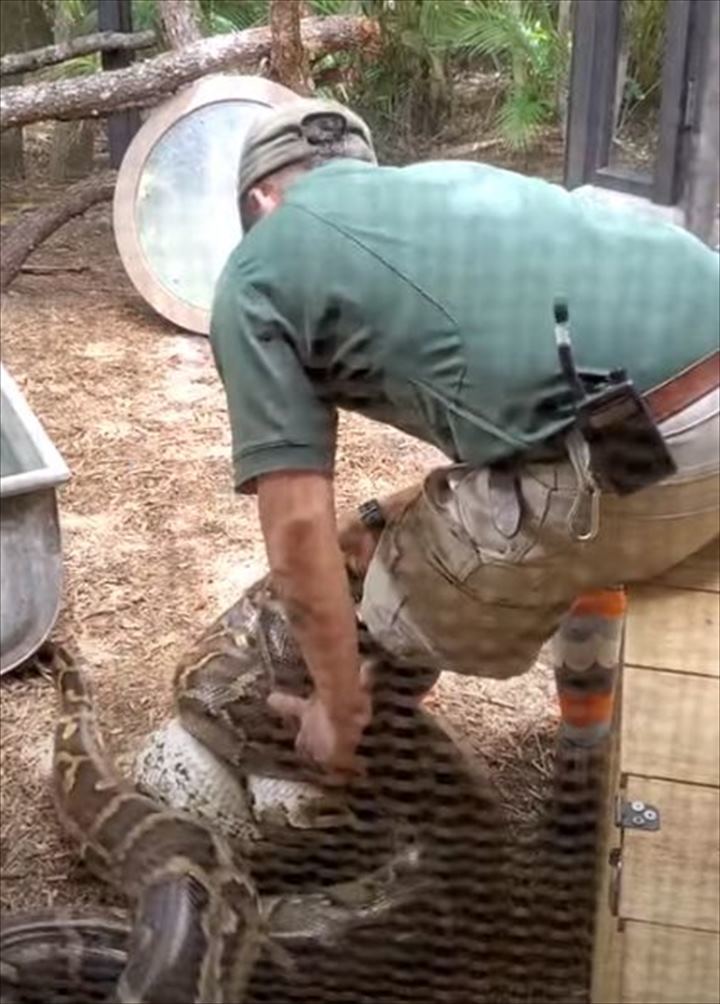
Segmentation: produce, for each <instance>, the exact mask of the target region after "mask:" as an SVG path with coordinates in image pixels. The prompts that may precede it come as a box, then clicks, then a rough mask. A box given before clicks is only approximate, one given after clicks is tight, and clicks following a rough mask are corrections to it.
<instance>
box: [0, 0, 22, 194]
mask: <svg viewBox="0 0 720 1004" xmlns="http://www.w3.org/2000/svg"><path fill="white" fill-rule="evenodd" d="M24 6H25V4H24V2H23V0H5V4H4V10H3V12H2V15H1V16H0V52H3V53H5V52H8V51H10V50H12V49H22V48H23V46H24V45H25V32H24V31H23V13H24V11H23V8H24ZM2 86H3V84H2V82H0V87H2ZM24 174H25V158H24V155H23V135H22V129H10V130H9V131H8V132H7V133H4V134H3V136H2V138H0V176H2V178H3V179H5V180H8V181H10V180H14V179H17V178H22V177H23V175H24Z"/></svg>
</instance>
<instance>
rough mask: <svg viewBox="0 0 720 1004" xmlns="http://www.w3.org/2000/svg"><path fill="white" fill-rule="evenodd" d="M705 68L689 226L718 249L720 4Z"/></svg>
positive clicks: (689, 196)
mask: <svg viewBox="0 0 720 1004" xmlns="http://www.w3.org/2000/svg"><path fill="white" fill-rule="evenodd" d="M710 8H711V12H710V17H709V22H710V25H709V30H708V32H707V36H706V48H705V54H704V55H705V58H704V60H703V63H704V66H703V71H702V76H701V80H700V88H699V109H698V112H699V114H698V130H697V133H696V134H695V137H694V140H693V143H692V153H691V158H690V168H689V179H688V192H687V201H686V226H687V228H688V230H691V231H692V232H693V233H694V234H696V235H697V236H698V237H699V238H700V239H701V240H703V241H705V242H706V243H707V244H713V245H717V243H718V231H717V212H718V199H719V198H720V171H719V168H718V158H720V119H719V115H720V4H718V3H717V2H711V3H710Z"/></svg>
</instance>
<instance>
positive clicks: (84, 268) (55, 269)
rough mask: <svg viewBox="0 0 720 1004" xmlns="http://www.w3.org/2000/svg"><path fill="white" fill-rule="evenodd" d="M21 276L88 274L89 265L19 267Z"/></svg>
mask: <svg viewBox="0 0 720 1004" xmlns="http://www.w3.org/2000/svg"><path fill="white" fill-rule="evenodd" d="M20 271H21V272H22V274H23V275H57V274H58V273H59V272H89V271H90V266H89V265H21V266H20Z"/></svg>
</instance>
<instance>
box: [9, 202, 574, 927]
mask: <svg viewBox="0 0 720 1004" xmlns="http://www.w3.org/2000/svg"><path fill="white" fill-rule="evenodd" d="M51 196H52V191H50V190H44V191H40V192H35V193H34V194H33V202H34V204H37V202H38V200H39V199H44V198H49V197H51ZM24 198H25V199H27V198H28V196H27V194H25V195H24ZM19 208H22V207H21V206H20V205H18V203H13V202H12V201H11V200H6V201H5V203H4V206H3V215H4V220H3V222H6V221H7V220H8V219H10V218H12V217H13V216H14V215H15V213H16V212H17V210H18V209H19ZM28 265H30V266H33V267H34V268H38V267H39V268H40V269H41V270H42V273H43V274H36V273H24V274H22V275H20V276H19V277H18V279H17V280H16V282H15V283H14V284H13V286H12V287H11V290H10V292H9V293H8V294H6V296H5V297H4V301H3V305H2V358H3V362H4V363H5V365H6V366H7V367H8V369H9V370H10V372H11V373H12V375H13V376H14V378H15V379H16V380H17V381H18V383H19V384H20V386H21V388H22V390H23V392H24V393H25V394H26V396H27V398H28V400H29V402H30V404H31V406H32V408H33V409H34V411H35V413H36V414H37V415H38V416H39V418H40V420H41V421H42V423H43V424H44V426H45V428H46V429H47V431H48V432H49V434H50V436H51V438H52V439H53V441H54V442H55V444H56V445H57V447H58V448H59V449H60V451H61V453H62V455H63V457H64V458H65V461H66V462H67V464H68V466H69V468H70V470H71V475H72V476H71V479H70V481H69V482H68V484H67V485H66V486H64V487H63V488H62V489H61V490H60V491H59V504H60V520H61V527H62V535H63V554H64V561H65V583H64V590H63V597H62V611H61V615H60V618H59V621H58V623H57V626H56V628H55V630H54V632H53V637H54V638H56V639H58V640H63V639H70V640H72V642H73V643H74V644H75V645H77V646H78V647H79V648H80V650H81V652H82V654H83V655H84V657H85V659H86V660H87V662H88V664H89V668H90V670H91V673H92V679H93V683H94V686H95V691H96V697H97V702H98V706H99V710H100V716H101V722H102V726H103V729H104V732H105V734H106V736H107V738H108V740H109V743H110V745H111V748H112V749H113V751H114V752H115V753H116V754H117V755H118V757H119V760H120V763H121V765H125V766H127V764H128V762H129V759H130V757H131V756H132V754H133V752H134V751H135V750H136V749H137V748H138V746H139V744H140V742H141V741H142V739H143V737H144V736H145V735H146V734H147V733H148V732H149V731H150V730H151V729H152V728H154V727H156V726H157V725H158V724H159V723H160V722H161V721H162V720H163V719H164V718H165V716H166V715H167V714H168V712H169V709H170V703H171V699H170V683H171V677H172V672H173V667H174V665H175V663H176V661H177V660H178V658H179V656H180V655H181V654H182V652H183V651H184V649H185V648H186V647H187V645H188V643H189V642H190V640H191V639H192V638H194V637H195V636H196V635H197V634H198V633H199V631H200V630H201V629H202V628H203V627H204V626H205V625H206V624H207V623H208V622H209V621H211V620H212V619H214V617H215V616H217V614H219V613H220V612H221V611H222V610H223V609H224V608H225V607H227V606H228V605H229V604H230V603H231V602H233V601H234V600H235V598H236V597H237V595H238V593H239V592H240V591H241V590H242V589H243V588H244V587H245V586H246V585H248V584H249V583H250V582H251V581H253V580H254V579H255V578H256V577H257V576H258V574H260V573H262V571H263V570H264V558H263V550H262V546H261V538H260V533H259V527H258V522H257V517H256V512H255V504H254V501H253V500H252V499H249V498H239V497H236V496H235V495H234V494H233V493H232V490H231V480H230V463H229V453H230V437H229V427H228V423H227V419H226V413H225V399H224V393H223V391H222V388H221V385H220V382H219V380H218V377H217V375H216V372H215V369H214V365H213V362H212V358H211V354H210V348H209V344H208V341H207V340H206V339H205V338H202V337H197V336H192V335H188V334H185V333H182V332H180V331H178V330H177V329H175V328H173V327H172V326H171V325H169V324H168V323H166V322H165V321H163V319H162V318H160V317H159V316H157V315H156V314H155V313H154V312H153V311H152V310H151V309H150V308H149V307H148V306H146V305H145V304H144V302H143V301H142V300H141V298H140V297H139V296H138V294H136V292H135V291H134V289H133V288H132V286H131V284H130V282H129V281H128V279H127V278H126V276H125V274H124V271H123V268H122V265H121V263H120V260H119V258H118V256H117V254H116V251H115V246H114V241H113V235H112V227H111V222H110V209H109V207H108V206H105V207H98V208H96V209H94V210H92V211H91V212H89V213H88V214H87V215H86V217H85V218H84V219H82V220H78V221H75V222H73V223H71V224H69V225H68V226H66V227H65V228H64V229H63V230H61V231H60V232H59V233H58V234H56V235H55V237H54V238H53V239H52V240H51V241H49V242H48V243H46V244H45V245H43V246H42V247H41V248H40V249H39V250H38V251H37V252H35V254H34V255H33V256H32V257H31V258H30V259H29V261H28ZM68 269H70V270H68ZM438 459H439V455H438V454H436V453H435V451H434V450H432V449H431V448H429V447H425V446H423V445H422V444H419V443H416V442H414V441H411V440H409V439H408V438H406V437H404V436H403V435H401V434H399V433H396V432H394V431H392V430H389V429H386V428H384V427H381V426H379V425H376V424H373V423H371V422H368V421H365V420H363V419H361V418H358V417H352V416H350V417H346V418H345V420H344V422H343V423H342V428H341V435H340V453H339V461H338V476H337V491H338V496H339V501H340V503H341V504H351V503H355V502H359V501H361V500H363V499H365V498H367V497H369V496H372V495H381V494H383V493H384V492H388V491H391V490H394V489H397V488H398V487H402V486H403V485H405V484H407V483H410V482H412V481H413V480H414V479H417V478H419V477H420V476H422V474H423V473H424V472H425V471H426V470H427V469H428V468H429V467H430V466H431V465H432V464H434V463H435V462H436V461H437V460H438ZM0 703H1V723H2V731H1V743H0V753H1V755H0V769H1V777H0V780H1V783H0V799H1V801H0V868H1V875H2V884H1V906H2V909H3V910H12V911H16V910H19V909H26V908H38V907H48V906H54V905H58V904H75V905H77V904H79V903H88V902H94V903H99V902H106V903H107V902H111V901H112V896H111V894H110V893H109V892H108V891H107V890H105V889H103V888H101V887H100V886H99V885H98V884H96V883H95V882H94V881H93V880H92V879H90V878H88V877H87V875H86V874H85V873H84V871H83V870H82V869H81V868H80V867H79V866H77V865H76V864H75V863H74V861H75V859H74V854H73V851H72V849H71V848H70V847H69V845H68V844H67V843H66V842H65V841H64V840H63V839H62V837H61V833H60V829H59V826H58V824H57V822H56V819H55V817H54V814H53V810H52V806H51V803H50V800H49V798H48V794H47V774H48V768H49V762H50V749H51V741H52V726H53V715H54V698H53V691H52V687H51V684H50V683H49V682H48V681H47V680H45V679H43V678H42V677H41V676H39V675H38V674H37V673H36V672H35V671H33V670H31V669H30V670H25V671H22V672H16V673H11V674H8V675H6V676H5V677H3V680H2V685H1V687H0ZM435 703H436V705H437V707H438V708H439V709H440V710H442V711H443V712H444V713H445V714H446V716H447V717H448V718H449V720H450V721H451V722H452V723H453V724H454V725H455V726H456V727H457V728H458V729H460V730H461V731H462V732H463V733H464V734H465V735H466V736H467V737H468V738H469V739H470V741H471V742H472V744H473V746H474V747H475V749H476V750H477V751H478V753H479V754H480V755H481V756H482V757H483V758H484V760H485V761H486V762H487V764H488V766H489V768H490V770H491V771H492V775H493V778H494V780H495V781H496V783H497V785H498V788H499V790H500V792H501V794H502V797H503V801H504V802H505V803H506V805H507V807H508V811H509V813H510V815H511V816H512V817H513V818H514V819H515V820H516V821H517V822H518V824H523V823H525V824H527V823H528V821H529V820H531V819H532V817H533V813H534V811H535V809H536V808H537V807H538V806H539V805H540V802H541V800H542V797H543V790H544V789H545V787H546V785H547V783H548V779H549V777H550V772H551V766H550V752H549V751H550V747H551V744H552V739H553V732H554V727H555V723H556V717H555V716H556V712H555V704H554V698H553V684H552V678H551V674H550V673H549V671H548V669H547V667H546V666H545V665H544V664H542V663H541V664H539V665H538V666H536V667H535V668H534V669H533V670H532V671H531V672H529V673H528V674H527V675H525V676H524V677H522V678H521V679H518V680H515V681H511V682H509V683H506V684H497V683H491V682H483V681H479V680H471V679H457V678H452V677H450V676H447V675H446V676H445V677H444V678H443V679H442V680H441V682H440V684H439V686H438V689H437V693H436V696H435Z"/></svg>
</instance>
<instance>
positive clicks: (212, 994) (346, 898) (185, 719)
mask: <svg viewBox="0 0 720 1004" xmlns="http://www.w3.org/2000/svg"><path fill="white" fill-rule="evenodd" d="M289 639H290V635H289V632H288V629H287V624H286V622H285V620H284V617H283V614H282V611H281V610H280V608H279V607H278V606H277V604H276V603H275V602H274V601H273V599H272V597H271V595H270V594H269V591H268V587H267V583H266V582H265V581H262V582H261V583H258V584H257V585H256V586H255V587H253V588H252V589H250V590H248V592H247V593H246V594H245V595H244V596H243V597H242V598H241V599H240V600H239V601H238V602H237V603H236V604H234V605H233V606H232V607H231V608H230V609H229V610H228V611H227V612H226V613H225V614H224V615H223V616H222V617H221V618H219V620H218V621H217V622H216V623H215V624H214V625H213V626H212V627H211V628H210V629H209V631H207V632H206V633H205V634H204V635H203V636H202V638H201V639H200V640H199V642H198V644H197V645H196V647H195V648H194V650H193V651H192V652H191V653H190V654H189V655H188V656H187V657H186V658H185V659H183V660H182V663H181V664H180V666H179V668H178V671H177V674H176V681H175V696H176V707H177V711H178V716H179V719H180V721H181V723H182V725H183V727H184V729H185V730H186V731H187V732H188V733H190V734H191V736H194V737H195V739H196V740H199V741H200V743H202V744H203V745H204V746H205V747H207V748H208V749H209V750H211V751H212V753H213V754H214V755H215V756H217V757H218V758H221V760H222V761H224V763H225V768H224V769H225V770H226V771H230V770H234V771H235V774H236V777H237V779H239V780H247V779H248V775H251V774H252V775H253V776H254V778H255V789H254V790H255V791H258V790H260V789H262V787H263V783H264V782H263V780H262V779H263V778H268V779H270V778H285V779H287V780H288V781H290V782H292V783H294V784H295V785H296V786H297V785H298V783H299V784H300V788H301V789H302V788H303V785H305V786H306V785H307V782H308V781H315V782H316V781H317V780H318V775H317V774H316V773H314V772H313V771H312V770H311V769H310V768H307V767H303V766H302V765H301V764H300V763H299V762H298V760H297V759H296V757H295V754H294V751H293V741H292V735H291V734H289V733H288V731H287V729H286V727H285V726H283V725H282V724H280V723H278V722H275V721H274V720H273V719H272V717H271V716H270V715H269V714H268V712H267V710H266V697H267V694H268V693H269V691H270V689H272V688H273V687H275V686H278V687H281V688H283V689H287V690H290V691H295V692H298V693H306V692H307V691H308V690H309V686H310V683H309V679H308V677H307V674H306V673H305V670H304V667H303V666H302V660H301V659H300V658H299V653H298V651H297V649H296V648H295V647H294V646H293V644H292V642H291V641H290V640H289ZM52 663H53V664H52V669H53V670H54V673H55V677H56V681H57V687H58V693H59V699H60V706H61V714H60V717H59V720H58V723H57V727H56V734H55V751H54V760H53V791H54V798H55V804H56V807H57V810H58V813H59V816H60V819H61V821H62V823H63V825H64V827H65V829H66V830H67V831H68V832H69V833H70V834H71V835H72V836H73V837H74V838H75V840H76V841H77V842H78V843H79V845H80V849H81V854H82V857H83V858H84V860H85V862H86V864H87V865H88V866H89V867H90V868H91V870H92V871H94V872H95V873H96V874H97V875H99V876H101V877H102V878H104V879H105V880H108V881H110V882H112V883H113V884H114V885H115V886H116V887H117V888H119V889H120V890H122V891H123V892H124V893H125V894H127V895H128V896H129V897H130V898H131V899H132V900H133V902H134V908H133V915H132V923H131V927H130V933H129V937H128V930H127V927H126V926H125V925H124V924H123V923H121V922H119V921H118V920H117V919H114V918H112V917H110V916H108V917H106V918H104V919H103V918H102V917H97V916H96V917H94V918H86V919H82V918H74V919H73V918H71V919H66V918H62V917H55V918H52V917H48V916H36V917H23V918H12V917H10V918H6V919H5V921H4V923H3V929H2V934H1V936H0V965H1V967H2V968H1V971H0V974H1V975H2V990H1V991H0V998H1V1000H2V1002H3V1004H5V1002H8V1004H10V1002H15V1001H17V1002H19V1004H24V1002H25V1001H29V1000H31V999H32V1000H35V999H42V1000H43V1001H49V1000H50V1001H51V1000H55V999H57V1000H60V999H62V1000H68V999H72V1000H73V1001H79V1000H81V999H82V1000H97V999H111V998H109V997H106V998H98V997H96V996H92V992H91V988H90V987H85V988H84V992H85V993H86V996H84V997H83V996H82V993H81V992H80V991H76V993H79V994H80V995H79V996H72V997H63V996H58V997H53V996H52V994H53V986H52V978H51V972H52V964H51V963H52V960H53V959H55V962H56V964H58V959H59V958H66V959H67V962H68V966H70V968H71V969H73V971H74V973H75V978H76V980H78V981H79V984H80V987H81V988H82V979H83V977H82V972H83V966H84V965H89V964H90V963H91V962H92V959H93V958H94V957H95V956H93V951H94V952H95V955H96V956H97V957H98V958H100V959H103V960H104V966H105V968H104V970H103V974H104V975H103V979H104V981H105V984H104V986H105V990H106V991H107V990H108V989H111V988H112V986H113V984H114V983H115V981H117V982H116V986H115V990H114V997H113V998H112V999H114V1000H116V1001H120V1002H128V1004H129V1002H138V1004H139V1002H151V1004H162V1002H168V1004H170V1002H172V1004H186V1002H213V1004H225V1002H241V1001H243V1000H245V999H246V998H245V993H246V988H247V985H248V981H249V979H250V977H251V974H252V972H253V969H254V967H255V966H256V964H263V965H266V966H269V967H270V968H272V967H273V965H275V966H277V965H278V952H279V951H281V950H282V951H283V952H285V955H287V952H288V950H291V951H296V950H297V949H298V948H302V947H303V946H306V945H312V944H318V943H320V944H323V943H328V944H331V943H333V942H337V941H338V940H339V939H340V940H341V939H342V938H343V937H344V936H346V935H347V933H348V932H349V931H351V930H353V929H355V928H356V927H358V926H362V925H368V924H372V923H374V922H375V921H376V920H378V919H380V920H382V919H383V918H385V919H386V918H387V917H389V916H390V915H391V913H392V911H393V910H394V909H395V908H397V907H398V905H402V904H403V903H405V902H407V901H408V900H409V899H410V898H412V897H413V896H414V895H416V893H417V891H418V889H419V888H420V887H421V885H422V881H421V880H420V879H419V877H418V874H419V873H418V867H417V860H418V859H417V852H416V851H415V850H412V849H409V847H408V845H407V844H406V843H405V844H402V846H400V850H398V847H399V844H398V834H397V832H395V831H394V830H393V827H392V826H388V825H387V821H385V822H381V823H380V824H377V822H376V823H371V824H367V823H362V822H361V821H359V820H358V819H357V818H356V817H355V816H354V815H353V813H352V811H350V810H349V809H348V807H347V805H346V804H343V802H342V799H340V798H339V796H337V795H334V794H332V793H325V794H323V792H321V791H317V790H315V791H314V796H315V797H314V798H310V799H308V800H306V801H305V803H303V802H302V801H301V802H300V810H299V811H300V816H301V817H303V816H304V818H303V819H302V820H298V819H297V818H296V819H295V823H296V825H295V826H294V827H293V825H291V824H292V819H289V818H283V810H282V806H281V811H280V812H279V813H278V811H277V807H276V810H275V812H274V814H273V813H271V818H270V820H269V822H268V823H267V825H265V826H263V825H260V826H259V825H257V823H256V822H253V821H252V820H250V821H245V822H243V821H240V822H241V825H240V826H239V829H238V828H236V829H235V830H234V831H233V840H232V841H231V840H230V839H229V838H227V837H226V836H225V835H223V833H221V832H219V830H218V829H217V828H215V827H214V826H213V825H212V819H211V820H210V821H208V820H207V819H202V818H197V816H196V817H193V816H191V815H190V814H188V813H187V812H184V811H178V809H177V808H171V807H169V806H167V805H164V804H162V803H161V802H160V801H158V800H157V798H156V797H155V798H154V797H148V796H147V795H146V794H142V793H141V792H140V791H139V790H138V789H137V788H136V787H135V786H134V785H132V784H130V783H129V782H128V781H126V780H124V779H123V778H122V777H121V776H120V775H119V773H118V772H117V770H116V769H115V767H114V765H113V764H112V762H111V760H110V758H109V756H108V754H107V753H106V751H105V748H104V745H103V742H102V738H101V736H100V734H99V731H98V729H97V727H96V723H95V716H94V710H93V705H92V700H91V696H90V691H89V687H88V684H87V680H86V678H85V675H84V673H83V672H82V671H81V669H80V668H79V666H78V665H76V664H75V662H74V661H73V660H72V659H71V658H70V657H68V656H67V654H66V653H64V652H63V650H62V649H55V650H54V653H53V657H52ZM216 764H217V770H218V771H220V770H221V769H222V768H221V764H220V760H218V761H216ZM268 783H273V782H269V781H268ZM156 794H157V793H156ZM318 806H319V807H320V808H318ZM296 809H297V806H296ZM206 815H207V814H206ZM290 815H292V813H290ZM296 815H297V813H296ZM314 823H319V824H320V829H319V830H317V829H313V825H314ZM298 824H299V825H298ZM363 827H364V829H363ZM348 831H352V832H353V833H354V834H355V837H357V836H358V834H360V835H364V836H365V837H374V842H373V839H368V840H367V841H366V843H367V848H368V850H367V857H366V858H365V859H364V862H363V863H364V865H365V867H363V868H362V869H360V874H359V875H358V868H357V854H356V855H355V858H354V866H353V862H350V863H349V864H348V869H349V870H348V874H347V875H346V874H343V872H342V866H341V865H340V866H338V867H337V868H336V867H335V866H336V863H337V860H340V861H342V853H341V845H342V839H341V838H339V836H338V835H339V834H343V833H345V834H347V832H348ZM355 843H356V844H357V840H356V841H355ZM311 845H312V847H314V848H318V847H319V848H320V852H322V851H323V848H324V849H325V851H326V852H327V854H326V863H327V861H331V862H332V867H331V868H328V869H326V870H325V872H324V871H323V867H322V865H323V862H322V853H320V857H319V858H318V862H319V864H318V867H317V868H316V869H315V873H314V876H313V882H314V887H312V888H310V889H304V888H299V889H298V890H297V891H296V892H292V891H288V884H287V874H288V872H292V869H293V868H294V867H296V865H297V863H298V861H301V860H303V859H304V858H305V857H306V856H307V854H308V848H309V847H310V846H311ZM373 847H374V848H375V850H376V852H377V853H376V855H375V857H373V853H372V849H373ZM343 878H344V879H345V881H338V880H339V879H343ZM256 880H257V881H258V882H260V884H261V891H262V893H263V895H262V896H260V895H258V892H257V891H256V887H255V881H256ZM333 881H334V884H333ZM328 883H329V884H328ZM318 884H321V885H324V888H322V889H318V888H317V885H318ZM101 945H103V946H104V948H103V949H101V948H100V947H98V946H101ZM93 946H94V947H93ZM285 961H286V963H287V959H285ZM279 962H280V964H282V962H283V959H282V958H280V960H279ZM39 963H40V964H41V968H40V970H38V964H39ZM71 963H72V965H71ZM61 968H62V967H61ZM31 971H32V972H31ZM38 974H39V975H38ZM38 978H40V979H41V980H42V979H44V980H45V983H44V984H42V985H38V987H37V989H38V991H39V996H38V998H35V997H33V996H32V995H31V996H27V994H25V995H24V993H23V991H22V986H24V985H25V984H26V983H27V981H28V980H30V982H31V983H32V980H33V979H35V980H36V981H37V979H38ZM58 979H59V980H60V982H62V980H63V979H64V980H65V982H66V984H67V982H68V980H69V979H70V977H69V976H68V974H67V973H65V974H64V975H63V976H62V978H60V977H58ZM89 979H90V978H89V977H88V980H89ZM100 982H102V981H100ZM58 993H59V991H58Z"/></svg>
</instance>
